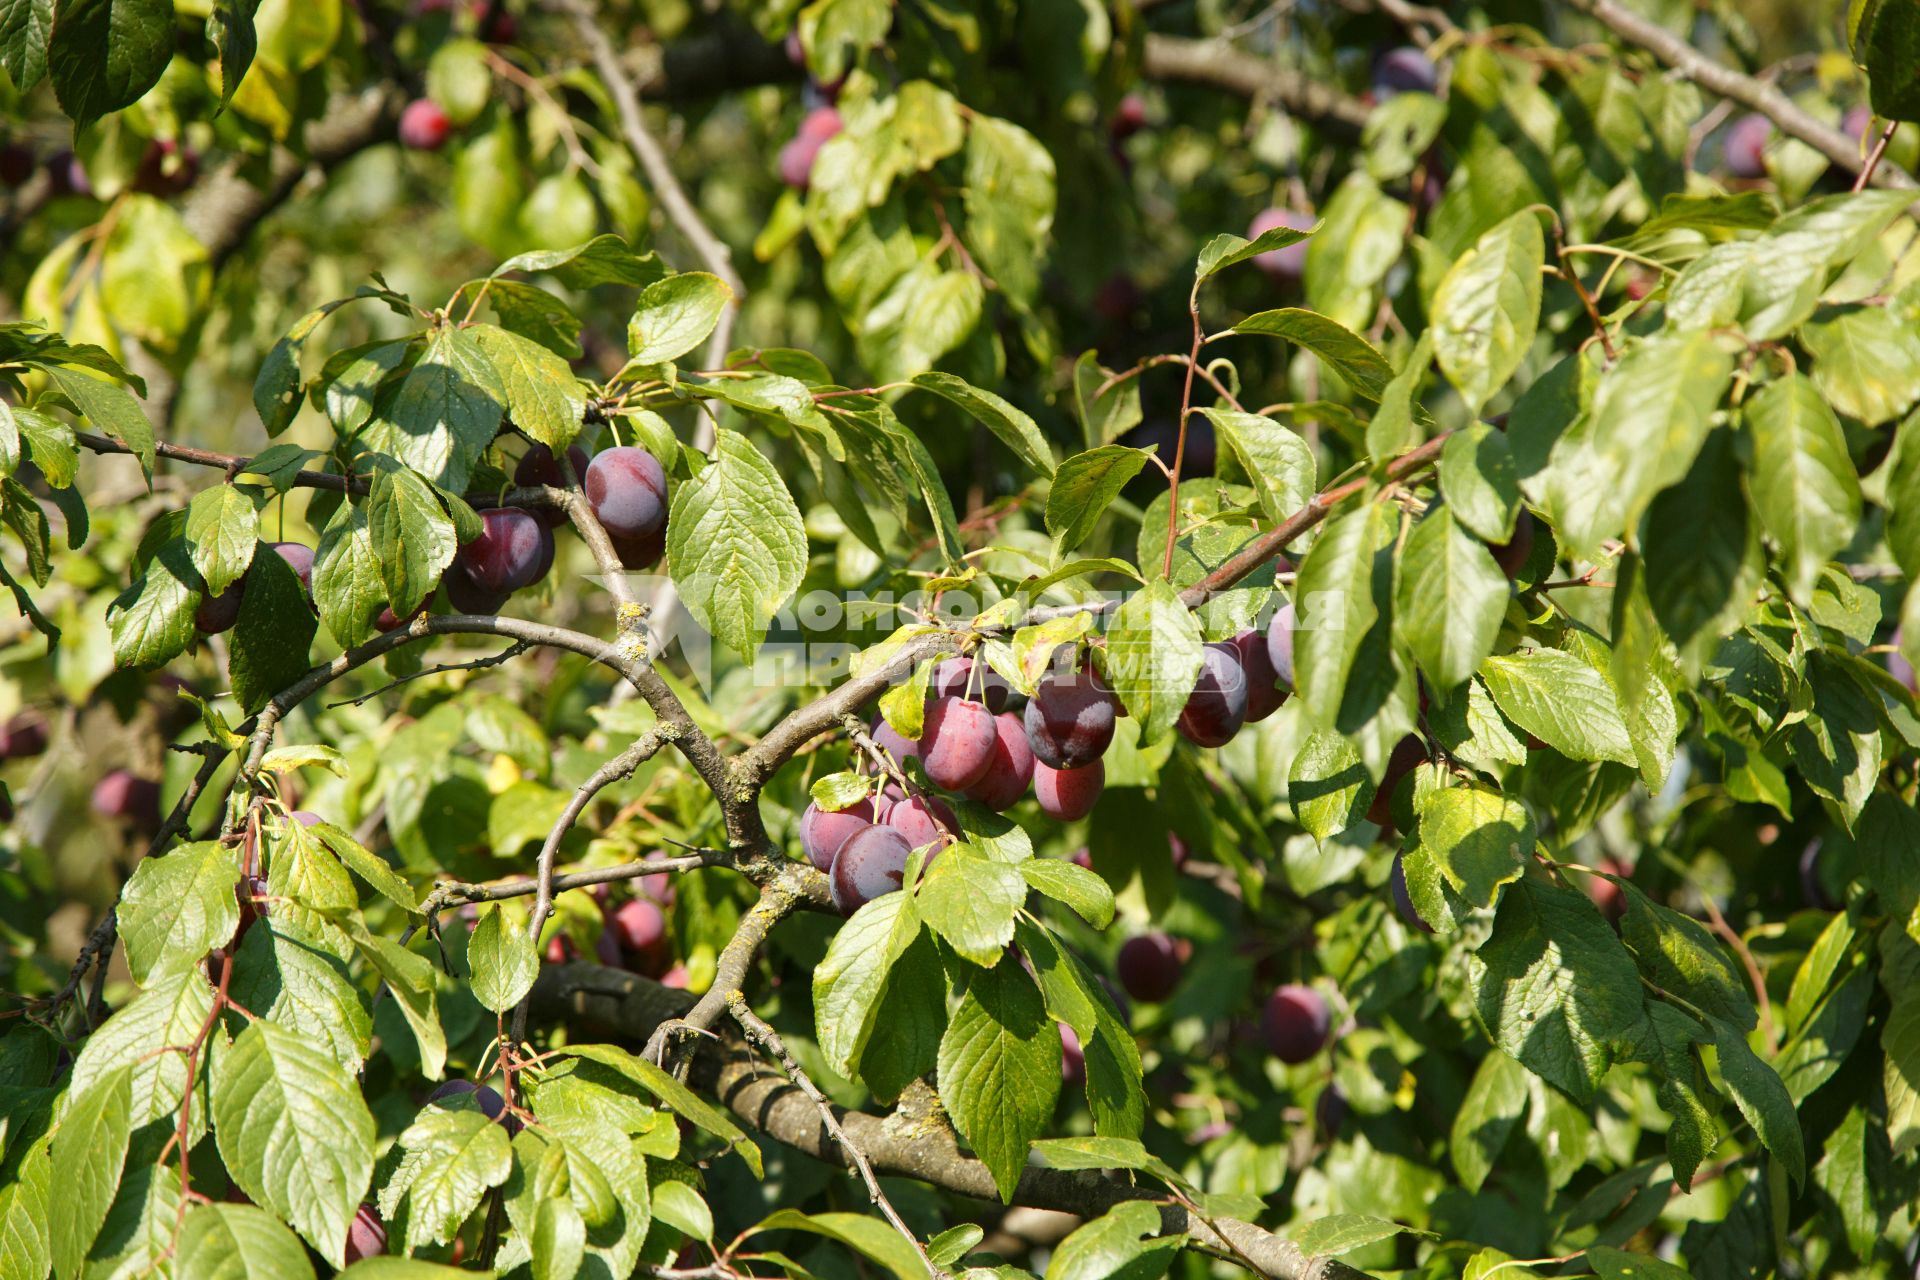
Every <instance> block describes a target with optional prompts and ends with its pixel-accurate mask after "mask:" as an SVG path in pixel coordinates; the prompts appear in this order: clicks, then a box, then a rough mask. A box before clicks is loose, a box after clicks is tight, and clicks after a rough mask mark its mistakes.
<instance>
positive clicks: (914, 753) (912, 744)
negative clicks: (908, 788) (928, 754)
mask: <svg viewBox="0 0 1920 1280" xmlns="http://www.w3.org/2000/svg"><path fill="white" fill-rule="evenodd" d="M872 732H873V741H874V744H875V745H876V746H878V747H880V748H881V749H882V750H883V751H885V752H886V753H887V754H888V755H890V756H892V757H893V762H894V763H895V764H897V765H900V766H901V767H903V768H904V767H905V766H906V763H907V761H908V760H909V759H916V760H917V759H919V757H920V744H919V743H918V742H916V741H914V740H913V739H912V738H904V737H902V736H900V734H899V732H898V731H896V730H895V729H894V727H893V726H892V725H890V724H888V723H887V721H886V718H885V717H884V716H880V717H875V719H874V722H873V730H872Z"/></svg>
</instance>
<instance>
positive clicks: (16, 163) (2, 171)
mask: <svg viewBox="0 0 1920 1280" xmlns="http://www.w3.org/2000/svg"><path fill="white" fill-rule="evenodd" d="M33 167H34V166H33V148H32V147H30V146H28V145H27V144H26V143H24V142H7V143H0V187H20V186H25V185H26V182H27V179H28V178H31V177H32V176H33Z"/></svg>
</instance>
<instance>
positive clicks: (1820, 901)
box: [1800, 836, 1841, 911]
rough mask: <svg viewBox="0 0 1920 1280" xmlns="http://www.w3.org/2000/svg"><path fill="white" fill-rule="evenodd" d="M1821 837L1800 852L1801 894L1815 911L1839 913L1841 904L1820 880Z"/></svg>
mask: <svg viewBox="0 0 1920 1280" xmlns="http://www.w3.org/2000/svg"><path fill="white" fill-rule="evenodd" d="M1820 844H1821V841H1820V837H1819V836H1815V837H1814V838H1813V839H1812V840H1810V841H1808V842H1807V847H1806V848H1805V849H1802V850H1801V851H1800V894H1801V896H1802V898H1804V899H1805V900H1806V904H1807V905H1808V906H1809V907H1812V908H1813V909H1814V910H1815V911H1838V910H1839V909H1840V905H1841V904H1840V903H1839V902H1838V901H1836V900H1835V899H1834V896H1833V894H1832V893H1831V892H1830V891H1829V890H1828V889H1827V885H1826V882H1825V881H1824V880H1822V879H1821V878H1820Z"/></svg>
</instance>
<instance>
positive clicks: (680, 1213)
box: [568, 1179, 713, 1275]
mask: <svg viewBox="0 0 1920 1280" xmlns="http://www.w3.org/2000/svg"><path fill="white" fill-rule="evenodd" d="M569 1207H571V1206H569ZM653 1216H654V1217H656V1218H658V1219H659V1220H660V1221H662V1222H664V1223H666V1224H667V1225H668V1226H670V1227H673V1228H674V1229H675V1230H678V1231H681V1232H684V1233H685V1234H687V1235H690V1236H692V1237H693V1238H694V1239H695V1240H711V1239H713V1210H712V1209H710V1208H708V1207H707V1202H706V1201H705V1200H703V1199H701V1198H700V1193H699V1192H698V1191H696V1190H694V1189H693V1188H692V1187H690V1186H688V1185H687V1184H686V1183H684V1182H676V1181H674V1180H672V1179H667V1180H664V1181H660V1182H656V1183H654V1185H653ZM568 1274H569V1275H571V1274H572V1273H571V1272H569V1273H568Z"/></svg>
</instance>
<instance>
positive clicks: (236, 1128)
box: [213, 1021, 374, 1267]
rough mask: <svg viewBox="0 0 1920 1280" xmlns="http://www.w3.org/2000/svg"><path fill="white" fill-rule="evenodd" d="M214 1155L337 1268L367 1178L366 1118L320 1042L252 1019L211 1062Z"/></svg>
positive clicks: (369, 1143)
mask: <svg viewBox="0 0 1920 1280" xmlns="http://www.w3.org/2000/svg"><path fill="white" fill-rule="evenodd" d="M213 1125H214V1133H215V1135H216V1137H217V1138H218V1139H219V1144H220V1158H221V1160H222V1161H224V1162H225V1164H226V1166H227V1172H228V1173H229V1174H230V1175H231V1176H232V1178H233V1180H234V1181H235V1182H236V1183H237V1184H239V1186H240V1188H241V1189H242V1190H243V1191H245V1192H246V1193H247V1195H248V1197H249V1198H251V1199H252V1200H253V1201H255V1202H256V1203H258V1204H260V1205H261V1206H263V1207H264V1208H267V1209H270V1210H272V1211H273V1212H274V1213H275V1214H277V1215H278V1216H279V1217H281V1218H282V1219H284V1220H285V1221H287V1222H288V1223H290V1224H292V1226H293V1227H294V1229H295V1230H297V1231H298V1232H299V1233H300V1234H301V1235H302V1236H304V1237H306V1240H307V1243H309V1244H311V1245H312V1246H313V1247H314V1249H315V1250H316V1251H317V1252H318V1253H319V1254H320V1256H321V1257H323V1258H325V1259H326V1260H327V1261H329V1262H331V1263H332V1264H333V1265H334V1266H336V1267H338V1266H340V1265H341V1264H342V1261H343V1258H342V1254H343V1251H344V1250H345V1248H346V1240H347V1227H348V1225H349V1224H350V1223H351V1222H352V1221H353V1215H354V1211H355V1210H356V1209H358V1208H359V1205H360V1201H361V1200H362V1199H363V1198H365V1196H366V1193H367V1186H368V1184H369V1183H370V1182H371V1181H372V1179H373V1138H374V1124H373V1116H372V1115H371V1114H370V1113H369V1112H368V1111H367V1104H366V1103H365V1102H363V1101H362V1100H361V1097H360V1090H359V1088H358V1086H357V1085H356V1084H355V1083H354V1080H353V1077H351V1076H350V1075H348V1074H347V1072H346V1070H345V1068H343V1067H342V1066H341V1065H340V1063H339V1061H338V1060H337V1059H335V1058H334V1057H333V1056H332V1055H331V1054H329V1053H328V1052H327V1051H326V1050H325V1049H323V1048H320V1047H317V1046H315V1045H312V1044H310V1043H309V1042H308V1041H307V1040H305V1039H304V1038H303V1037H301V1036H298V1035H295V1034H294V1033H293V1032H291V1031H288V1030H286V1029H285V1028H282V1027H280V1026H277V1025H275V1024H274V1023H271V1022H264V1021H256V1022H251V1023H248V1024H247V1028H246V1030H244V1031H242V1032H241V1033H240V1034H239V1035H238V1036H236V1037H234V1041H233V1046H232V1048H230V1049H228V1050H227V1051H226V1052H224V1053H221V1054H218V1055H216V1056H215V1058H214V1064H213Z"/></svg>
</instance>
